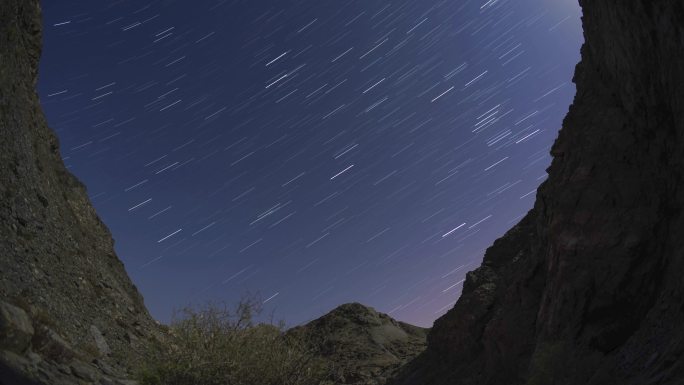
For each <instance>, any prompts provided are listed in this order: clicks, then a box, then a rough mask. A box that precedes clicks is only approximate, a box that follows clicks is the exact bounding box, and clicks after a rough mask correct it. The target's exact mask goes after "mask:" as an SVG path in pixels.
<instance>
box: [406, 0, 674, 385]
mask: <svg viewBox="0 0 684 385" xmlns="http://www.w3.org/2000/svg"><path fill="white" fill-rule="evenodd" d="M580 3H581V5H582V7H583V12H584V17H583V23H584V36H585V44H584V46H583V48H582V61H581V63H580V64H579V65H578V66H577V68H576V73H575V77H574V82H575V83H576V85H577V95H576V97H575V100H574V103H573V105H572V106H571V108H570V112H569V114H568V115H567V117H566V118H565V120H564V123H563V127H562V129H561V131H560V134H559V137H558V139H557V140H556V142H555V144H554V146H553V148H552V155H553V162H552V165H551V166H550V168H549V169H548V173H549V178H548V180H547V181H546V182H545V183H544V184H543V185H542V186H541V187H540V188H539V190H538V192H537V200H536V203H535V205H534V208H533V209H532V210H531V211H530V212H529V213H528V214H527V216H526V217H525V218H524V219H523V220H522V221H521V222H520V223H519V224H518V225H517V226H515V227H514V228H513V229H511V230H510V231H509V232H508V233H507V234H506V235H504V236H503V237H502V238H501V239H499V240H497V241H496V242H495V243H494V245H493V246H491V247H490V248H489V249H488V250H487V252H486V255H485V258H484V261H483V263H482V266H481V267H480V268H478V269H477V270H475V271H473V272H470V273H469V274H468V276H467V279H466V281H465V284H464V288H463V294H462V296H461V298H460V299H459V301H458V302H457V303H456V305H455V306H454V308H453V309H452V310H451V311H449V312H448V313H447V314H446V315H444V316H443V317H442V318H440V319H439V320H438V321H437V322H435V325H434V328H433V329H432V331H431V332H430V334H429V337H428V348H427V350H426V352H425V353H424V354H423V355H421V356H420V357H419V358H418V359H416V360H415V361H414V362H413V363H412V364H411V365H409V366H408V367H406V368H405V370H404V372H403V374H402V375H401V376H400V377H399V378H397V379H396V381H395V383H396V384H423V385H428V384H597V385H598V384H640V385H646V384H682V383H684V356H683V353H684V327H683V325H684V297H683V295H684V280H682V275H684V217H683V216H682V208H683V207H684V183H683V178H684V87H683V86H684V22H682V20H684V2H682V1H681V0H627V1H625V0H603V1H596V0H580Z"/></svg>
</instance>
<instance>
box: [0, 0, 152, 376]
mask: <svg viewBox="0 0 684 385" xmlns="http://www.w3.org/2000/svg"><path fill="white" fill-rule="evenodd" d="M41 30H42V27H41V16H40V7H39V2H38V1H37V0H31V1H29V0H2V1H1V2H0V383H2V384H5V383H7V384H10V383H20V379H19V378H18V377H16V378H15V377H13V376H15V375H16V372H21V373H24V374H25V376H24V377H25V378H24V380H26V381H29V380H35V381H38V380H41V379H42V380H43V381H45V380H46V378H47V379H49V378H48V377H49V375H50V373H52V372H53V371H54V372H55V373H56V374H54V376H58V377H54V376H53V378H52V379H51V380H50V379H49V380H48V381H47V382H48V383H61V381H65V382H70V381H71V380H70V379H69V377H70V376H73V375H74V373H72V372H74V371H75V372H79V371H80V374H81V375H82V376H87V377H93V378H99V376H101V372H102V370H101V369H102V368H106V369H105V372H106V371H110V372H117V371H121V372H125V371H126V370H127V369H128V368H129V367H130V364H131V362H132V361H133V360H135V359H136V357H139V356H140V354H141V353H142V350H143V348H144V347H145V346H147V345H148V344H149V341H150V340H154V339H155V338H156V335H157V334H158V333H157V332H158V325H157V324H156V323H155V321H154V320H152V318H151V317H150V316H149V314H148V312H147V310H146V308H145V306H144V304H143V299H142V297H141V296H140V294H139V293H138V291H137V289H136V288H135V286H134V285H133V284H132V283H131V281H130V279H129V278H128V276H127V274H126V272H125V270H124V267H123V264H122V263H121V261H119V259H118V258H117V257H116V255H115V254H114V249H113V241H112V237H111V235H110V233H109V231H108V230H107V228H106V227H105V226H104V225H103V224H102V222H101V221H100V220H99V218H98V217H97V215H96V213H95V210H94V209H93V207H92V205H91V204H90V201H89V199H88V196H87V194H86V189H85V187H84V186H83V185H82V184H81V183H80V182H79V181H78V180H76V178H75V177H74V176H72V175H71V174H70V173H69V171H68V170H67V169H66V168H65V166H64V163H63V162H62V159H61V157H60V153H59V144H58V142H57V138H56V137H55V135H54V133H53V132H52V131H51V130H50V129H49V128H48V127H47V124H46V122H45V117H44V115H43V112H42V110H41V106H40V103H39V99H38V95H37V94H36V90H35V85H36V80H37V75H38V61H39V58H40V52H41ZM50 360H52V361H55V360H57V361H60V360H61V361H64V362H61V363H60V365H62V366H63V367H61V368H58V367H56V366H55V365H56V364H55V365H52V364H47V362H48V361H50ZM91 361H92V362H96V363H97V364H98V365H99V366H100V367H99V368H98V367H96V366H97V365H95V366H93V364H92V362H91ZM81 364H83V365H85V366H82V365H81ZM74 365H75V367H76V369H74V368H73V367H74ZM70 366H71V367H70ZM88 366H93V367H92V368H89V367H88ZM58 369H62V370H61V372H60V371H59V370H58ZM81 369H82V370H81ZM88 371H90V372H91V373H90V374H87V373H88ZM58 372H59V373H61V374H59V373H58ZM13 373H14V374H13ZM93 373H94V374H93ZM10 378H11V379H12V380H11V381H10V380H9V379H10ZM22 381H23V380H22ZM74 383H75V380H74Z"/></svg>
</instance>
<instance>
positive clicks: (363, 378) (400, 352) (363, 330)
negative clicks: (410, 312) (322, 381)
mask: <svg viewBox="0 0 684 385" xmlns="http://www.w3.org/2000/svg"><path fill="white" fill-rule="evenodd" d="M288 334H289V335H292V336H296V337H298V338H302V339H303V340H304V341H307V342H309V343H311V344H314V345H315V346H317V347H318V348H319V349H321V351H320V353H319V354H320V356H322V357H323V358H325V360H326V361H327V362H328V363H329V364H330V365H331V366H332V368H333V370H334V371H335V372H336V373H338V374H339V376H338V381H339V383H340V384H354V385H379V384H384V383H385V381H386V380H387V379H388V378H390V377H391V376H393V375H394V374H395V373H396V371H397V369H399V367H400V366H401V365H403V364H405V363H406V362H408V361H409V360H411V359H413V358H414V357H415V356H417V355H418V354H419V353H420V352H422V351H423V350H424V349H425V344H426V340H425V337H426V335H427V329H424V328H420V327H417V326H413V325H409V324H406V323H403V322H399V321H396V320H394V319H392V318H391V317H390V316H388V315H387V314H383V313H378V312H377V311H375V310H374V309H373V308H369V307H366V306H364V305H361V304H358V303H350V304H345V305H342V306H339V307H337V308H335V309H333V310H332V311H331V312H329V313H328V314H326V315H324V316H322V317H320V318H318V319H316V320H313V321H311V322H309V323H307V324H306V325H304V326H299V327H296V328H293V329H291V330H289V331H288Z"/></svg>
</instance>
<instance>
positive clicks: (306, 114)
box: [38, 0, 582, 326]
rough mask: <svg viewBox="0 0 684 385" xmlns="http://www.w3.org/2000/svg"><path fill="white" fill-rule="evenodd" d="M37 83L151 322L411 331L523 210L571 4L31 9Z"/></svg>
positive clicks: (537, 165) (566, 60)
mask: <svg viewBox="0 0 684 385" xmlns="http://www.w3.org/2000/svg"><path fill="white" fill-rule="evenodd" d="M43 17H44V20H45V26H46V27H45V31H44V50H43V57H42V61H41V72H40V74H41V75H40V80H39V84H38V90H39V95H40V97H41V102H42V105H43V107H44V109H45V113H46V116H47V118H48V122H49V124H50V126H51V127H52V128H53V129H54V130H55V131H56V132H57V134H58V136H59V139H60V142H61V151H62V156H63V158H64V161H65V163H66V164H67V167H69V169H70V170H71V171H72V172H73V173H74V174H75V175H77V176H78V177H79V178H80V179H81V180H82V181H83V182H84V183H85V184H86V185H87V187H88V191H89V196H90V198H91V200H92V201H93V204H94V205H95V207H96V209H97V211H98V213H99V214H100V216H101V217H102V219H103V221H104V222H105V224H106V225H107V226H108V227H109V228H110V229H111V231H112V233H113V236H114V238H115V241H116V250H117V253H118V255H119V257H120V258H121V259H122V261H123V262H124V264H125V266H126V269H127V271H128V272H129V274H130V275H131V277H132V279H133V281H134V282H135V283H136V285H137V286H138V288H139V289H140V291H141V293H142V294H143V296H144V297H145V302H146V304H147V306H148V307H149V309H150V311H151V313H152V315H153V316H155V317H156V318H157V319H159V320H162V321H168V320H169V319H170V317H171V315H172V312H173V309H174V308H180V307H182V306H184V305H186V304H188V303H202V302H205V301H207V300H227V301H229V302H232V301H235V300H236V299H238V298H240V297H241V296H242V295H243V294H245V293H248V292H249V293H258V294H259V295H260V296H261V298H262V299H263V302H264V305H265V307H266V309H267V310H273V311H275V313H276V314H277V315H278V316H279V317H284V318H285V319H286V320H287V321H288V323H289V324H297V323H301V322H305V321H307V320H310V319H312V318H316V317H318V316H320V315H322V314H323V313H325V312H327V311H328V310H330V309H332V308H334V307H336V306H338V305H340V304H342V303H345V302H352V301H356V302H361V303H364V304H366V305H370V306H373V307H375V308H376V309H378V310H380V311H382V312H386V313H389V314H390V315H392V316H393V317H395V318H397V319H400V320H403V321H406V322H409V323H413V324H417V325H421V326H430V325H431V323H432V321H434V320H435V319H436V318H437V317H439V316H440V315H442V314H444V312H446V311H447V310H449V308H450V307H451V306H453V304H454V302H455V301H456V300H457V298H458V296H459V294H460V290H461V286H462V283H463V281H464V277H465V273H466V272H467V271H469V270H472V269H474V268H476V267H477V266H478V265H479V263H480V261H481V259H482V256H483V255H484V251H485V249H486V248H487V247H488V246H489V245H490V244H491V243H492V242H493V241H494V240H495V239H496V238H497V237H499V236H500V235H502V234H503V233H504V232H505V231H506V230H508V229H509V228H510V227H511V226H512V225H514V224H515V223H516V222H517V221H519V220H520V219H521V218H522V216H523V215H524V214H525V213H526V212H527V211H528V210H529V209H530V208H531V207H532V204H533V202H534V199H535V192H536V188H537V186H538V185H539V184H540V183H541V182H543V180H544V179H545V178H546V173H545V169H546V167H548V165H549V163H550V156H549V150H550V146H551V144H552V143H553V140H554V139H555V137H556V135H557V133H558V130H559V128H560V125H561V122H562V118H563V117H564V115H565V113H566V112H567V110H568V106H569V104H570V103H571V101H572V97H573V95H574V92H575V89H574V85H573V84H572V82H571V79H572V72H573V69H574V66H575V64H576V63H577V61H578V60H579V46H580V44H581V42H582V36H581V27H580V9H579V6H578V5H577V4H575V3H574V2H572V1H569V0H567V1H557V0H554V1H551V0H519V1H512V0H489V1H487V0H479V1H474V0H448V1H447V0H426V1H419V2H418V1H405V0H398V1H392V2H387V1H342V2H341V1H311V0H308V1H302V0H291V1H266V0H256V1H254V0H250V1H247V0H232V1H229V0H220V1H217V0H206V1H195V2H188V1H172V0H159V1H150V2H139V1H123V0H122V1H115V2H108V3H106V4H104V3H100V2H91V1H60V2H45V3H44V9H43Z"/></svg>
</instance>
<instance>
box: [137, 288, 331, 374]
mask: <svg viewBox="0 0 684 385" xmlns="http://www.w3.org/2000/svg"><path fill="white" fill-rule="evenodd" d="M260 312H261V302H260V301H258V300H256V299H254V298H246V299H243V300H241V301H240V302H239V303H238V304H237V305H236V306H234V307H233V308H231V307H230V306H227V305H226V304H217V303H209V304H207V305H206V306H204V307H202V308H200V309H198V308H195V307H187V308H185V309H183V310H182V311H181V312H180V317H176V318H175V319H174V321H173V322H172V323H171V325H170V326H169V341H168V344H167V345H166V346H163V347H161V348H160V349H159V350H158V351H155V352H154V353H153V354H150V357H151V359H149V360H148V362H145V363H144V364H143V365H141V369H140V371H139V380H140V382H141V384H142V385H318V384H323V383H325V381H326V379H327V378H328V369H327V367H326V366H325V364H324V363H323V361H322V360H320V359H318V358H316V355H315V347H312V346H311V345H310V344H308V343H305V342H304V341H300V340H298V339H296V338H293V337H290V336H287V335H285V334H284V323H282V322H281V323H279V324H278V325H277V326H276V325H274V324H273V323H270V324H264V323H259V324H255V323H254V317H255V316H256V315H258V314H259V313H260Z"/></svg>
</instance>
